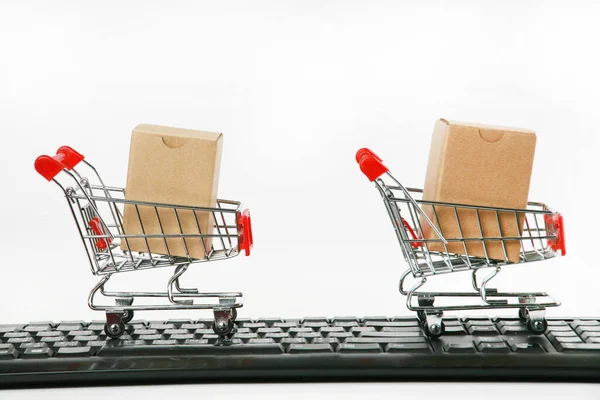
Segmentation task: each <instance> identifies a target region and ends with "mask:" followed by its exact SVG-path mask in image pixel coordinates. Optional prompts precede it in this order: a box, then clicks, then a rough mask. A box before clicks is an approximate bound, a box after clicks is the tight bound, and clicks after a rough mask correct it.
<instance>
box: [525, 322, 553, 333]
mask: <svg viewBox="0 0 600 400" xmlns="http://www.w3.org/2000/svg"><path fill="white" fill-rule="evenodd" d="M546 329H548V321H546V320H545V319H528V320H527V330H528V331H529V333H533V334H534V335H542V334H543V333H544V332H546Z"/></svg>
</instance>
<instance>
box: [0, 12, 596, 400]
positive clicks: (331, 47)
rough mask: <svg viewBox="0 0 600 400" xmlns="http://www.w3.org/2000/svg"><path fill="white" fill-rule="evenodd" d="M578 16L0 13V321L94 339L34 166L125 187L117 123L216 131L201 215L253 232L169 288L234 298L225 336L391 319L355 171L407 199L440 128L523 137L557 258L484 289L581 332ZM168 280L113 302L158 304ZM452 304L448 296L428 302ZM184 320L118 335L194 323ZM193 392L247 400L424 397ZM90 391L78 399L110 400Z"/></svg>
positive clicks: (160, 278) (56, 201)
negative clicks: (389, 180) (74, 158)
mask: <svg viewBox="0 0 600 400" xmlns="http://www.w3.org/2000/svg"><path fill="white" fill-rule="evenodd" d="M599 17H600V7H599V6H598V4H594V3H593V2H564V3H557V4H554V3H550V2H544V3H542V2H533V1H519V2H516V1H514V2H508V1H505V2H495V3H491V2H475V1H471V2H469V1H455V2H442V1H426V2H418V1H411V2H408V1H405V2H397V1H387V2H384V1H379V2H366V1H365V2H358V1H329V2H321V1H305V2H302V1H279V2H276V1H272V2H267V1H262V2H231V1H230V2H208V1H207V2H192V1H188V2H183V1H182V2H166V1H165V2H150V1H143V2H142V1H138V2H127V3H124V2H116V1H103V2H95V3H84V2H76V1H72V2H60V1H54V2H51V3H45V2H44V3H43V2H40V3H35V2H31V1H29V2H26V1H14V2H7V1H2V2H0V127H1V129H2V131H1V139H2V149H3V150H2V157H0V178H1V180H2V187H3V189H2V197H1V198H2V207H1V208H0V221H1V223H2V229H0V238H1V242H0V243H1V244H0V246H1V247H0V250H1V252H2V264H1V266H0V268H2V271H1V273H2V283H1V284H0V289H1V290H0V299H1V300H2V304H3V306H2V307H1V308H0V321H1V322H2V323H11V322H13V323H16V322H27V321H38V320H55V321H56V320H90V319H101V318H102V314H100V313H95V312H93V311H91V310H89V309H88V308H87V304H86V297H87V293H88V291H89V289H90V288H91V286H92V285H93V284H94V283H95V280H96V279H95V277H94V276H92V274H91V273H90V270H89V267H88V265H87V261H86V257H85V253H84V251H83V248H82V246H81V243H80V239H79V238H78V235H77V233H76V230H75V226H74V224H73V222H72V221H71V220H70V218H71V217H70V213H69V211H68V208H67V205H66V204H65V200H64V199H63V198H62V196H61V193H60V191H59V190H58V188H57V187H56V186H55V185H53V184H49V183H47V182H46V181H45V180H44V179H43V178H41V177H40V176H38V175H37V174H36V173H35V171H34V169H33V161H34V160H35V158H36V157H37V156H38V155H40V154H44V153H51V154H54V153H53V152H54V151H55V149H56V148H58V147H59V146H60V145H64V144H66V145H70V146H72V147H74V148H75V149H77V150H79V151H81V152H82V153H83V154H84V155H85V156H86V157H87V158H86V159H87V160H89V161H90V162H92V163H93V164H95V165H96V166H97V167H98V169H99V171H100V172H101V174H102V175H103V177H104V179H105V181H106V182H108V183H109V184H112V185H117V186H119V185H124V182H125V176H126V167H127V156H128V151H129V149H128V146H129V136H130V132H131V130H132V128H133V127H134V126H135V125H137V124H138V123H154V124H163V125H171V126H178V127H184V128H191V129H201V130H211V131H218V132H223V133H224V135H225V144H224V155H223V163H222V168H221V181H220V196H221V197H223V198H235V199H240V200H242V201H243V202H244V203H245V205H246V206H248V207H249V208H250V209H251V211H252V217H253V227H254V238H255V248H254V250H253V254H252V256H251V257H248V258H245V257H238V258H236V259H235V260H233V261H226V262H219V263H216V264H212V265H210V264H205V265H198V266H195V267H194V268H191V269H190V271H189V272H188V273H187V274H186V275H185V276H184V282H185V283H186V284H187V285H188V286H191V285H197V286H198V287H200V289H204V290H208V291H212V290H221V289H225V290H242V291H244V292H245V294H246V297H245V303H246V305H245V307H244V308H243V309H242V310H240V316H244V317H248V316H251V317H264V316H282V317H288V318H293V317H302V316H336V315H358V316H364V315H387V316H393V315H409V312H408V310H407V309H406V308H405V305H404V299H403V298H402V297H401V296H400V295H399V293H398V292H397V281H398V278H399V276H400V274H401V272H402V271H403V270H404V269H405V267H406V265H405V264H404V263H403V260H402V258H401V253H400V249H399V247H398V246H397V244H396V242H395V237H394V235H393V231H392V228H391V226H390V225H389V220H388V217H387V215H386V214H385V210H384V207H383V205H382V203H381V200H380V198H379V195H378V193H377V192H376V191H375V189H374V188H373V186H372V185H371V184H370V183H369V182H368V181H367V179H366V178H365V177H364V176H363V175H361V173H360V172H359V170H358V167H357V165H356V163H355V161H354V153H355V152H356V150H357V149H359V148H360V147H363V146H368V147H371V148H372V149H373V150H374V151H376V152H377V153H378V154H379V155H380V156H382V158H383V159H384V161H385V162H386V164H387V165H388V166H389V167H390V169H391V170H392V172H394V173H395V174H396V177H397V178H398V179H399V180H401V181H402V182H403V183H405V184H406V185H408V186H422V183H423V179H424V176H425V167H426V162H427V155H428V151H429V142H430V137H431V132H432V129H433V124H434V122H435V120H436V119H437V118H440V117H444V118H448V119H455V120H464V121H472V122H480V123H489V124H497V125H509V126H518V127H523V128H530V129H533V130H535V131H536V132H537V134H538V144H537V150H536V159H535V165H534V171H533V177H532V181H531V182H532V183H531V190H530V199H531V200H537V201H543V202H546V203H548V204H549V205H551V206H552V207H553V208H555V209H557V210H560V211H561V212H562V213H563V215H564V218H565V224H566V230H567V240H568V242H567V246H568V256H567V257H565V258H559V259H556V260H551V261H548V262H543V263H538V264H534V265H531V266H517V267H511V268H508V269H507V270H506V271H504V272H503V273H502V274H501V275H500V276H499V277H498V278H497V280H496V282H497V285H498V286H499V287H500V288H501V289H502V288H504V289H518V290H520V289H524V290H527V289H533V290H546V291H548V292H550V293H551V294H553V295H555V297H557V298H558V299H560V300H561V301H562V302H563V305H562V306H561V307H559V308H558V309H552V310H549V312H548V314H549V315H550V316H565V317H568V316H598V315H600V306H599V303H598V301H597V290H598V278H600V274H599V272H598V271H599V266H598V265H597V260H596V259H595V257H594V253H595V252H597V249H596V247H597V244H596V242H597V240H596V239H595V237H596V234H597V227H596V225H595V224H596V221H597V218H598V216H597V213H596V202H597V201H598V198H597V193H598V172H599V170H600V161H599V158H600V157H599V156H600V151H599V149H600V147H599V145H600V139H599V135H598V132H597V129H598V126H600V113H598V105H599V104H600V90H599V89H600V85H599V83H600V78H599V74H600V72H599V71H600V62H599V58H598V52H597V40H598V37H600V26H599V25H598V18H599ZM169 272H170V271H151V272H150V273H135V274H130V276H123V277H121V279H120V283H121V284H122V285H123V286H124V287H125V286H129V287H131V286H132V285H133V286H134V287H133V288H144V287H145V288H161V287H162V285H163V284H164V282H165V281H166V278H167V276H168V274H169ZM468 283H469V282H468V276H467V275H464V276H463V275H456V276H444V277H441V278H438V282H437V283H435V284H437V285H438V287H444V288H449V287H452V288H457V289H458V288H467V287H468ZM435 284H434V287H435ZM140 285H141V287H140ZM511 312H512V313H514V311H511ZM200 314H201V313H198V312H195V313H186V312H181V313H177V312H173V313H168V312H156V313H151V312H148V313H145V314H141V313H140V314H138V317H141V318H146V319H153V318H164V319H166V318H175V317H189V318H197V317H208V316H209V314H201V315H200ZM495 314H499V313H495ZM531 387H533V386H531ZM536 387H537V388H538V390H542V392H543V393H544V394H552V393H554V394H555V395H557V396H558V395H560V396H565V395H568V394H567V393H566V392H565V391H563V392H561V391H560V390H557V388H556V387H554V388H553V387H550V386H540V385H536ZM211 388H212V389H210V390H209V392H210V393H214V394H218V393H225V394H227V393H229V394H231V395H232V396H236V395H239V394H240V393H242V392H243V393H255V394H256V395H258V394H259V393H261V392H260V391H261V390H264V391H265V392H264V394H265V397H268V396H267V394H271V395H273V396H277V393H279V394H281V393H287V392H290V391H292V390H293V391H294V392H295V393H299V394H303V395H311V396H316V395H322V396H329V395H332V394H348V393H354V394H355V395H357V394H359V393H364V394H365V395H368V394H373V393H377V394H394V395H398V394H399V393H401V394H413V393H414V394H417V393H418V394H421V395H423V394H428V393H429V394H431V393H436V392H438V391H439V390H440V387H437V386H436V385H410V384H385V385H383V384H381V385H379V384H378V385H375V384H373V385H359V386H349V385H329V386H328V385H321V386H300V388H303V389H302V390H297V389H298V388H295V389H293V388H291V387H290V386H286V385H284V386H275V385H274V386H269V387H264V386H253V387H252V388H253V389H249V388H248V386H245V385H235V386H230V387H226V388H223V387H221V386H211ZM453 388H454V389H456V390H453ZM540 388H543V389H540ZM213 389H214V390H213ZM465 389H469V390H472V391H471V393H472V394H473V395H476V394H477V393H478V396H481V395H482V394H483V393H484V392H485V393H489V392H490V391H493V392H494V393H495V394H498V393H505V394H506V393H507V392H506V391H507V390H513V391H514V393H512V392H511V393H512V394H510V395H511V396H513V397H514V396H515V394H519V393H521V394H522V395H523V396H526V395H527V393H528V392H527V390H525V389H522V388H519V389H518V388H517V387H516V386H509V385H504V386H502V385H500V386H498V385H496V386H491V387H490V386H485V385H478V386H472V387H467V386H464V385H462V386H461V385H458V386H457V385H446V386H445V389H444V392H445V393H448V395H449V396H451V395H452V393H454V394H456V395H459V394H460V396H461V398H468V396H467V395H466V394H465V393H466V392H465ZM563 389H565V387H563ZM103 390H104V391H103V392H100V391H98V392H94V393H103V394H109V393H113V392H114V391H117V390H121V389H112V388H107V389H103ZM127 390H128V391H131V392H134V391H135V392H136V393H142V392H143V391H148V390H149V389H148V388H145V389H131V388H130V389H127ZM159 390H166V389H165V388H163V389H159ZM177 390H178V393H181V394H183V393H194V391H196V390H200V389H197V388H194V386H180V387H177ZM248 390H252V391H251V392H248ZM458 390H460V391H458ZM568 390H576V389H575V387H571V388H570V389H568ZM577 390H578V391H579V392H578V393H577V395H576V396H577V397H579V398H583V397H581V396H585V395H586V394H590V395H592V396H594V397H595V396H597V394H598V387H595V386H578V388H577ZM202 391H203V392H204V391H205V389H202ZM223 391H224V392H223ZM478 391H479V392H478ZM592 392H593V393H595V395H593V394H592ZM28 393H29V392H20V393H19V394H20V395H21V396H23V395H27V394H28ZM32 393H34V394H37V395H40V394H41V393H40V392H37V393H36V392H32ZM77 393H79V392H76V391H51V392H46V394H55V395H56V396H60V397H61V398H64V396H68V395H72V396H74V398H77V397H79V396H78V394H77ZM164 393H165V395H166V393H167V392H164ZM467 393H468V392H467ZM561 393H562V394H561ZM569 393H571V394H575V392H570V391H569ZM29 394H31V393H29ZM87 395H89V392H86V396H87ZM507 395H508V394H507ZM529 395H530V396H531V393H530V394H529ZM465 396H467V397H465ZM2 397H3V398H5V397H10V396H6V395H3V396H2ZM15 398H17V396H15ZM18 398H21V397H18ZM57 398H58V397H57ZM232 398H233V397H232ZM590 398H591V397H590Z"/></svg>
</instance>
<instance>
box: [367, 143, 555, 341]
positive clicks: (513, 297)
mask: <svg viewBox="0 0 600 400" xmlns="http://www.w3.org/2000/svg"><path fill="white" fill-rule="evenodd" d="M356 161H357V163H358V164H359V166H360V169H361V171H362V172H363V173H364V174H365V175H366V176H367V178H368V179H369V180H370V181H371V182H374V183H375V187H376V188H377V190H378V191H379V193H380V195H381V197H382V199H383V203H384V205H385V208H386V210H387V212H388V214H389V217H390V219H391V222H392V225H393V227H394V230H395V233H396V236H397V238H398V242H399V244H400V248H401V250H402V253H403V255H404V259H405V261H406V262H407V264H408V266H409V268H408V269H407V270H406V272H404V274H402V276H401V278H400V284H399V290H400V293H401V294H402V295H404V296H406V305H407V307H408V309H409V310H411V311H416V312H417V316H418V317H419V319H420V320H421V322H422V323H423V324H424V328H425V331H426V332H427V334H428V335H429V336H430V337H439V336H441V335H442V334H443V333H444V329H445V328H444V323H443V312H444V311H449V310H478V309H497V308H518V309H519V313H518V316H519V319H520V320H521V321H522V322H523V323H525V324H526V326H527V329H528V330H529V331H530V332H531V333H534V334H542V333H543V332H544V331H545V330H546V328H547V323H546V320H545V309H546V307H556V306H559V305H560V303H559V302H558V301H555V300H554V299H553V298H552V297H550V296H549V295H548V294H547V293H544V292H499V291H498V290H497V289H493V288H490V287H489V286H488V284H489V283H490V281H491V280H492V279H493V278H494V277H496V276H497V275H498V274H499V273H500V271H501V269H502V267H503V266H505V265H510V264H522V263H529V262H533V261H541V260H548V259H551V258H554V257H556V256H559V255H563V256H564V255H565V254H566V248H565V234H564V227H563V219H562V216H561V214H559V213H558V212H556V211H554V210H552V209H551V208H550V207H548V206H547V205H545V204H543V203H536V202H529V203H528V204H527V208H526V209H510V208H494V207H484V206H477V205H467V204H456V203H443V202H434V201H424V200H422V198H421V197H422V193H423V190H421V189H414V188H407V187H404V186H403V185H402V184H401V183H400V182H399V181H398V180H396V179H395V178H394V176H393V175H392V174H391V173H390V171H389V170H388V168H387V167H386V166H385V165H384V164H383V162H382V159H381V158H380V157H378V156H377V155H376V154H375V153H373V152H372V151H371V150H369V149H366V148H363V149H360V150H359V151H358V152H357V153H356ZM442 214H443V215H444V218H445V220H444V221H445V222H446V223H443V224H441V223H440V218H441V217H440V216H441V215H442ZM467 215H469V216H470V217H473V218H472V219H471V220H469V222H471V223H472V222H473V221H476V223H477V225H474V226H470V227H469V228H471V229H470V230H471V231H472V230H473V228H474V227H475V228H478V229H476V233H477V234H475V235H466V234H463V231H464V230H465V228H467V227H466V226H465V217H466V216H467ZM449 216H450V219H451V222H452V223H454V226H455V227H456V229H455V230H454V229H453V231H456V232H457V234H456V235H453V236H452V237H449V236H448V237H445V236H444V234H443V233H444V232H443V229H442V228H444V227H447V226H448V217H449ZM484 217H485V221H484ZM490 218H492V220H491V221H492V222H493V221H494V220H495V222H496V224H495V225H496V228H497V229H495V230H494V231H495V232H494V233H493V234H490V233H489V230H487V229H485V228H486V226H487V225H489V222H490ZM507 221H510V222H511V223H512V226H513V227H517V226H518V227H519V228H518V231H517V229H516V228H514V229H513V231H511V232H508V230H507V229H506V226H507V224H506V222H507ZM486 224H487V225H486ZM503 229H504V231H505V234H503ZM486 231H488V232H486ZM424 233H425V234H424ZM515 246H516V247H517V248H516V250H517V253H518V259H517V260H515V259H512V260H511V258H510V257H509V254H510V250H511V249H513V250H514V249H515ZM476 247H477V249H479V251H477V252H476V251H474V249H475V248H476ZM492 247H495V249H496V250H499V249H500V250H501V253H500V254H501V256H500V257H497V256H496V257H491V255H490V254H489V253H490V252H491V249H492ZM473 253H477V254H473ZM496 254H497V253H496ZM480 270H486V271H488V274H487V275H486V276H485V277H484V278H483V280H481V281H480V280H479V279H478V276H477V273H478V271H480ZM461 271H470V272H471V284H472V286H473V289H474V291H472V292H439V291H438V292H426V291H422V290H421V289H422V288H423V286H424V285H425V283H426V282H427V279H428V278H430V277H432V276H435V275H442V274H447V273H454V272H461ZM409 276H412V277H413V278H414V279H416V283H415V284H414V285H413V286H412V287H411V288H410V289H405V281H406V279H407V278H408V277H409ZM436 297H443V298H445V299H444V300H445V301H444V303H445V304H443V305H440V304H435V300H436Z"/></svg>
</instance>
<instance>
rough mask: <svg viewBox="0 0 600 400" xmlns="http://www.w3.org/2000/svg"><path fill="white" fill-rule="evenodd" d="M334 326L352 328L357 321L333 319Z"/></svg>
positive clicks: (356, 324)
mask: <svg viewBox="0 0 600 400" xmlns="http://www.w3.org/2000/svg"><path fill="white" fill-rule="evenodd" d="M333 325H334V326H341V327H342V328H352V327H354V326H358V321H356V320H349V321H337V320H336V321H334V322H333Z"/></svg>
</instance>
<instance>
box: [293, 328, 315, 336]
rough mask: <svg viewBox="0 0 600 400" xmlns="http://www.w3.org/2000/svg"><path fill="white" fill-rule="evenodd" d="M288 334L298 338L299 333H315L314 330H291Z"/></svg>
mask: <svg viewBox="0 0 600 400" xmlns="http://www.w3.org/2000/svg"><path fill="white" fill-rule="evenodd" d="M288 332H289V334H290V335H293V336H297V335H298V334H299V333H314V331H313V330H312V328H290V329H289V330H288Z"/></svg>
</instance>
